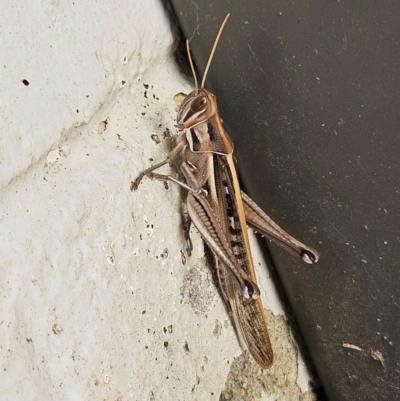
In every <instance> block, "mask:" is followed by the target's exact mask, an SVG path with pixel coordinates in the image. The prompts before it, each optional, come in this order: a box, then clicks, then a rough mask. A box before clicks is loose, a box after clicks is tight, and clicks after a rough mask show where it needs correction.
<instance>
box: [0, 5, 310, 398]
mask: <svg viewBox="0 0 400 401" xmlns="http://www.w3.org/2000/svg"><path fill="white" fill-rule="evenodd" d="M0 18H1V19H2V23H1V24H0V26H1V28H0V29H1V35H0V41H1V48H2V49H4V51H2V70H3V74H2V79H1V80H0V85H1V87H0V90H1V97H0V99H1V111H0V113H1V118H2V121H3V125H2V135H1V137H0V138H1V165H0V183H1V198H0V202H1V207H0V260H1V262H0V263H1V271H2V274H1V275H0V280H1V285H0V296H1V318H0V367H1V370H2V378H1V382H0V394H2V395H1V396H0V398H1V399H4V400H55V399H57V400H94V399H96V400H103V399H104V400H192V399H193V400H217V399H219V398H220V397H221V399H232V400H239V399H249V400H250V399H264V400H272V399H279V400H293V399H304V400H311V399H313V396H312V394H311V393H309V392H307V391H308V386H307V380H308V376H307V375H306V373H305V370H304V369H300V371H302V372H303V373H302V374H301V375H300V376H299V375H298V370H299V369H298V359H297V357H298V352H297V348H296V347H295V345H294V344H293V342H292V340H291V336H290V333H289V330H288V327H287V323H286V321H285V319H284V318H283V317H282V316H279V315H281V314H282V308H281V306H280V303H279V300H278V298H277V296H276V293H275V290H274V287H273V286H272V284H271V283H270V282H269V281H268V273H267V270H266V268H265V264H264V262H263V261H262V256H261V253H260V251H258V250H257V243H256V242H255V240H254V238H253V237H252V243H253V245H254V247H255V249H256V250H255V252H254V254H255V255H254V256H255V260H256V265H257V266H258V267H259V276H260V285H261V288H262V289H263V297H264V306H265V307H266V308H268V309H269V310H270V311H272V312H268V314H267V318H268V321H269V323H270V327H271V336H272V341H273V345H274V348H275V354H276V363H275V364H274V367H273V368H272V369H270V370H265V371H262V370H261V369H259V368H258V366H257V365H255V364H254V362H253V361H251V360H250V359H249V358H248V356H247V354H246V353H245V354H243V355H242V350H241V349H240V347H239V345H238V342H237V340H236V337H235V334H234V330H233V328H232V325H231V323H230V321H229V318H228V315H227V314H226V311H225V309H224V306H223V304H222V301H221V299H220V297H219V294H218V292H217V290H216V289H215V287H214V285H213V281H212V275H211V273H210V271H209V267H208V265H207V263H206V259H205V256H204V246H203V243H202V241H201V239H200V238H199V235H198V234H197V232H196V230H192V236H193V241H194V252H193V254H192V256H191V257H190V258H189V257H188V256H187V255H186V251H185V247H186V244H185V241H184V238H183V234H182V226H181V225H182V224H181V223H182V217H181V211H182V200H183V197H182V193H181V190H180V189H179V188H177V187H176V186H173V185H170V187H169V189H166V188H165V186H164V184H163V183H162V182H157V181H153V182H152V181H151V180H149V179H144V180H143V183H142V184H141V185H140V187H139V189H138V191H137V192H135V193H132V192H131V191H130V182H131V180H132V178H133V177H135V176H136V175H137V173H138V172H139V171H140V170H141V169H143V168H144V167H146V166H148V165H149V164H150V163H151V161H152V160H154V161H158V160H161V159H162V158H163V157H165V155H166V153H167V152H168V149H170V147H171V146H172V144H173V142H174V138H175V137H176V134H177V133H176V130H175V128H174V119H175V113H176V112H175V104H174V95H175V94H177V93H179V92H184V93H187V92H189V91H190V85H189V84H188V83H187V81H186V80H185V79H184V78H183V77H182V76H181V75H180V74H179V72H178V69H177V66H176V64H175V61H174V59H173V58H172V45H173V37H172V34H171V33H170V25H169V21H168V19H167V17H166V15H165V12H164V9H163V6H162V5H161V4H160V3H159V2H158V1H155V0H143V1H135V2H130V1H122V2H118V4H115V3H114V2H111V1H106V2H101V3H97V2H93V1H89V2H86V3H81V4H78V3H68V4H67V3H65V4H64V3H58V2H48V3H43V2H39V1H32V2H30V3H26V4H23V5H22V4H13V3H4V4H3V6H2V15H1V17H0ZM167 170H168V167H166V170H165V171H167ZM289 365H290V366H289ZM300 365H301V362H300ZM300 365H299V366H300ZM301 366H302V365H301ZM302 392H303V393H304V394H302Z"/></svg>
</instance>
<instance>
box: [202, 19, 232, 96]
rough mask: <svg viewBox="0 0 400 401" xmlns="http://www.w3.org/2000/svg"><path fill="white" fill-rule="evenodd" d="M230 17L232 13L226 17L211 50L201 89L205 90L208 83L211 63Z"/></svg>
mask: <svg viewBox="0 0 400 401" xmlns="http://www.w3.org/2000/svg"><path fill="white" fill-rule="evenodd" d="M230 15H231V14H230V13H228V14H227V15H226V17H225V19H224V21H223V23H222V25H221V28H219V31H218V35H217V37H216V38H215V41H214V46H213V48H212V50H211V53H210V57H209V58H208V62H207V66H206V69H205V70H204V75H203V80H202V81H201V88H204V83H205V82H206V77H207V73H208V69H209V68H210V64H211V61H212V59H213V57H214V53H215V49H216V48H217V45H218V41H219V38H220V36H221V34H222V31H223V30H224V26H225V24H226V21H227V20H228V18H229V16H230Z"/></svg>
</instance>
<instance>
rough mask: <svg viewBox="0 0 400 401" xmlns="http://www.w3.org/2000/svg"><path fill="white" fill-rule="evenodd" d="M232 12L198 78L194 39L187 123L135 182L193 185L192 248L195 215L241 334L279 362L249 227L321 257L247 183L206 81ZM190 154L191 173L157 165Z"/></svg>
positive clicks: (266, 360)
mask: <svg viewBox="0 0 400 401" xmlns="http://www.w3.org/2000/svg"><path fill="white" fill-rule="evenodd" d="M229 15H230V14H228V15H227V16H226V17H225V19H224V21H223V23H222V24H221V27H220V29H219V32H218V34H217V37H216V39H215V42H214V45H213V48H212V50H211V53H210V57H209V59H208V63H207V66H206V68H205V71H204V74H203V79H202V82H201V85H200V87H199V86H198V82H197V77H196V73H195V70H194V66H193V61H192V58H191V54H190V44H189V41H186V47H187V53H188V57H189V62H190V66H191V69H192V73H193V77H194V82H195V88H194V90H193V91H192V92H191V93H190V94H189V95H187V96H186V97H185V99H184V100H183V102H182V103H181V105H180V107H179V110H178V114H177V119H176V127H177V128H178V129H179V130H180V131H182V133H181V135H180V137H179V139H178V142H177V144H176V146H175V147H174V148H173V149H172V151H171V152H170V153H169V154H168V155H167V157H166V158H165V159H164V160H163V161H161V162H159V163H156V164H154V165H153V166H151V167H149V168H147V169H145V170H143V171H142V172H140V173H139V175H138V176H137V178H136V179H135V180H134V181H132V183H131V190H132V191H134V190H136V189H137V188H138V186H139V184H140V182H141V180H142V179H143V177H145V176H148V177H150V178H156V179H159V180H165V181H172V182H175V183H177V184H178V185H180V186H181V187H183V188H185V189H186V190H187V197H186V209H187V214H188V218H187V221H186V224H185V237H186V239H187V241H188V248H189V250H190V249H191V247H192V244H191V241H190V233H189V232H190V225H191V223H193V224H194V226H195V227H196V228H197V230H198V231H199V233H200V235H201V237H202V238H203V240H204V241H205V242H206V243H207V245H208V246H209V248H210V249H211V250H212V253H213V254H214V256H215V269H216V277H217V283H218V285H219V288H220V292H221V294H222V297H223V298H224V300H225V302H226V304H227V307H228V310H229V311H230V314H231V316H232V319H233V321H234V324H235V327H236V331H237V335H238V337H239V340H240V341H241V342H242V343H243V342H244V343H245V345H246V346H247V349H248V350H249V352H250V354H251V355H252V356H253V358H254V359H255V361H256V362H257V363H258V364H259V365H260V366H261V367H263V368H267V367H269V366H270V365H271V364H272V362H273V351H272V346H271V341H270V338H269V334H268V328H267V322H266V319H265V314H264V309H263V305H262V302H261V298H260V290H259V288H258V285H257V278H256V273H255V269H254V264H253V259H252V256H251V249H250V243H249V237H248V232H247V227H248V226H249V227H252V228H254V229H255V230H256V231H257V232H258V233H260V234H261V235H264V236H266V237H267V238H269V239H271V240H273V241H274V242H276V243H277V244H278V245H280V246H282V247H283V248H285V249H286V250H288V251H289V252H290V253H292V254H294V255H295V256H297V257H299V258H301V259H302V260H303V261H304V262H306V263H315V262H317V261H318V259H319V254H318V252H317V251H316V250H315V249H313V248H311V247H309V246H307V245H304V244H303V243H301V242H299V241H298V240H296V239H295V238H293V237H292V236H291V235H289V234H288V233H287V232H285V231H284V230H283V229H282V228H281V227H280V226H279V225H278V224H276V223H275V222H274V221H273V220H272V219H271V218H270V217H269V216H268V215H267V214H266V213H265V212H264V211H263V210H262V209H261V208H260V207H259V206H258V205H257V204H256V203H255V202H254V201H253V200H252V199H251V198H250V197H249V196H248V195H246V194H245V193H244V192H243V191H242V190H241V188H240V184H239V180H238V174H237V171H236V166H235V159H234V156H233V143H232V140H231V138H230V137H229V135H228V133H227V132H226V130H225V129H224V127H223V124H222V120H221V118H220V116H219V113H218V106H217V99H216V96H215V94H214V93H212V92H211V91H209V90H208V89H206V88H205V87H204V85H205V80H206V76H207V72H208V69H209V66H210V64H211V60H212V58H213V55H214V53H215V50H216V47H217V44H218V41H219V38H220V36H221V34H222V31H223V28H224V26H225V24H226V22H227V19H228V18H229ZM178 156H181V157H182V162H181V165H180V169H181V172H182V173H183V177H184V180H180V179H178V178H175V177H174V176H173V175H163V174H158V173H155V172H154V171H155V170H157V169H158V168H160V167H161V166H164V165H166V164H169V165H170V166H172V165H173V164H172V163H173V161H174V160H175V159H176V158H177V157H178Z"/></svg>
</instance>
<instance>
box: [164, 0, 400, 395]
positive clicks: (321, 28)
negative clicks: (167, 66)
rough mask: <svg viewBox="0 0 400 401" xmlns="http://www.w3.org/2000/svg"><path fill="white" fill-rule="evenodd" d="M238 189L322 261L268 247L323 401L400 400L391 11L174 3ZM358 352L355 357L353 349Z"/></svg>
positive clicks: (396, 31)
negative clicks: (310, 262)
mask: <svg viewBox="0 0 400 401" xmlns="http://www.w3.org/2000/svg"><path fill="white" fill-rule="evenodd" d="M172 4H173V6H174V8H175V11H176V14H177V17H178V19H179V21H180V23H181V26H182V29H183V32H184V34H185V36H186V37H187V38H191V39H192V42H191V46H192V51H193V54H194V58H195V61H196V63H197V66H198V67H199V70H200V71H201V72H202V71H203V69H204V66H205V63H206V59H207V58H208V55H209V51H210V49H211V46H212V42H213V40H214V38H215V35H216V32H217V30H218V28H219V25H220V23H221V22H222V20H223V18H224V16H225V15H226V14H227V12H231V14H232V15H231V18H230V20H229V21H228V24H227V26H226V29H225V32H224V33H223V35H222V39H221V41H220V45H219V48H218V50H217V54H216V56H215V59H214V61H213V64H212V66H211V70H210V73H209V77H208V79H207V85H206V86H207V87H208V88H209V89H211V90H213V91H214V92H215V93H216V95H217V97H218V101H219V107H220V112H221V115H222V118H223V119H224V125H225V127H226V128H227V130H228V132H229V133H230V135H231V137H232V139H233V141H234V143H235V154H236V157H237V159H238V162H239V171H240V174H241V178H242V181H243V183H244V186H245V188H246V191H247V192H248V193H249V194H250V195H251V196H252V197H253V198H254V199H255V200H256V201H257V202H258V203H259V205H260V206H261V207H262V208H263V209H264V210H265V211H266V212H267V213H269V214H270V215H271V217H273V218H274V219H275V220H276V221H277V222H278V223H279V224H281V225H282V227H283V228H285V229H286V230H287V231H288V232H289V233H291V234H293V235H294V236H295V237H297V238H299V239H300V240H302V241H303V242H305V243H307V244H310V245H311V246H314V247H316V248H317V250H318V251H320V252H321V260H320V262H318V264H317V265H315V266H311V267H310V266H307V265H305V264H303V263H302V262H297V261H296V260H295V259H294V258H293V257H291V256H290V255H286V254H285V253H284V252H283V251H282V250H281V249H279V248H277V247H275V246H274V245H271V246H270V250H271V252H272V255H273V259H274V262H275V265H276V267H277V270H278V274H279V277H280V279H281V281H282V284H283V287H284V289H285V291H286V294H287V297H288V299H289V301H290V304H291V307H292V309H293V311H294V314H295V316H296V319H297V321H298V324H299V327H300V329H301V332H302V334H303V336H304V339H305V342H306V344H307V346H308V349H309V352H310V355H311V357H312V359H313V361H314V363H315V366H316V369H317V371H318V374H319V375H320V378H321V381H322V384H323V387H324V389H325V392H326V394H327V396H328V398H329V399H330V400H337V401H339V400H340V401H342V400H395V399H400V367H399V361H400V347H399V343H400V323H399V315H400V308H399V302H400V300H399V298H400V279H399V272H400V262H399V258H398V254H399V251H398V249H399V243H400V234H399V233H400V211H399V188H400V171H399V170H400V134H399V132H400V128H399V127H400V117H399V115H400V112H399V110H400V93H399V92H400V85H399V79H400V68H399V67H400V50H399V42H400V24H399V22H398V18H399V15H400V13H399V12H400V6H399V4H398V2H395V1H391V2H390V1H383V2H377V1H372V0H366V1H364V2H344V1H340V0H337V1H331V2H326V1H325V2H321V1H319V0H312V1H304V2H298V1H285V2H282V1H280V2H273V1H270V0H268V1H264V0H254V1H251V2H249V1H239V0H237V1H236V0H232V1H223V0H218V1H198V2H193V1H191V0H173V1H172ZM352 346H355V347H356V348H354V347H352Z"/></svg>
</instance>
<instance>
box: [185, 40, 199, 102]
mask: <svg viewBox="0 0 400 401" xmlns="http://www.w3.org/2000/svg"><path fill="white" fill-rule="evenodd" d="M186 51H187V54H188V58H189V64H190V68H191V69H192V74H193V78H194V88H195V89H194V90H195V94H196V96H197V92H198V90H199V86H198V84H197V76H196V71H195V70H194V66H193V60H192V56H191V54H190V44H189V40H188V39H186Z"/></svg>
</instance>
